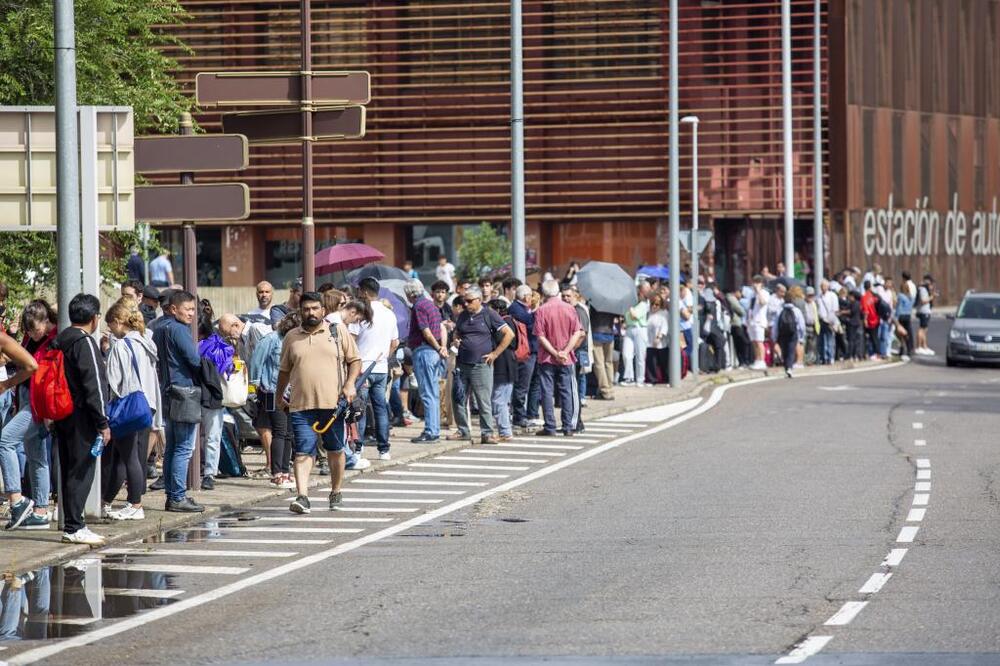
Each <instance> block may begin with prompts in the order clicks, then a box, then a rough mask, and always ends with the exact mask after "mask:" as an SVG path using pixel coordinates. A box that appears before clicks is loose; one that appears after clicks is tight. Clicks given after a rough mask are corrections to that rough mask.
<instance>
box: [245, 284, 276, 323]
mask: <svg viewBox="0 0 1000 666" xmlns="http://www.w3.org/2000/svg"><path fill="white" fill-rule="evenodd" d="M273 298H274V287H273V286H271V283H270V282H268V281H267V280H264V281H262V282H258V283H257V307H255V308H254V309H253V310H251V311H250V312H249V313H248V314H249V315H250V316H251V317H260V318H263V319H264V320H265V321H268V322H270V321H271V300H272V299H273Z"/></svg>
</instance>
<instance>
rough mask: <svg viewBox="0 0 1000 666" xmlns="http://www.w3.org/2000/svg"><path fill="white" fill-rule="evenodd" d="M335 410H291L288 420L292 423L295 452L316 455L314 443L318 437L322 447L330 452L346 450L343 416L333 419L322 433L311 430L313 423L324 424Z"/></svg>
mask: <svg viewBox="0 0 1000 666" xmlns="http://www.w3.org/2000/svg"><path fill="white" fill-rule="evenodd" d="M335 411H336V410H333V409H307V410H305V411H302V412H291V413H290V414H289V415H288V416H289V420H290V421H291V424H292V432H294V433H295V448H294V450H295V454H296V455H301V456H314V455H316V445H317V444H318V443H319V438H320V437H322V438H323V448H324V449H326V450H327V451H329V452H331V453H337V452H342V451H346V449H347V440H346V438H345V437H344V417H343V415H341V417H340V418H339V419H337V420H336V421H334V423H333V425H331V426H330V428H329V430H327V431H326V432H325V433H323V434H322V435H319V434H317V433H316V432H314V431H313V429H312V426H313V423H316V422H317V421H318V422H319V427H321V428H322V427H323V426H325V425H326V423H327V421H329V420H330V417H331V416H333V413H334V412H335Z"/></svg>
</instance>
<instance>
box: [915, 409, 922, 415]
mask: <svg viewBox="0 0 1000 666" xmlns="http://www.w3.org/2000/svg"><path fill="white" fill-rule="evenodd" d="M923 413H924V410H922V409H918V410H917V411H915V412H914V414H923Z"/></svg>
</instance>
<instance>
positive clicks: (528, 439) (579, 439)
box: [497, 435, 601, 448]
mask: <svg viewBox="0 0 1000 666" xmlns="http://www.w3.org/2000/svg"><path fill="white" fill-rule="evenodd" d="M561 439H562V440H569V441H571V442H579V443H580V444H600V442H601V440H599V439H587V438H585V437H563V436H562V435H558V436H553V437H515V438H514V443H517V442H551V441H553V440H555V441H557V442H558V441H559V440H561ZM497 446H503V444H498V445H497ZM577 448H582V447H577Z"/></svg>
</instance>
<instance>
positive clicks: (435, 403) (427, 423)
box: [403, 280, 448, 444]
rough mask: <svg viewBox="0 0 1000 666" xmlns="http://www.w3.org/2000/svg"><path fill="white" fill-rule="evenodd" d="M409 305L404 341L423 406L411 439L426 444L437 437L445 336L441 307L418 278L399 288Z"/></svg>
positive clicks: (445, 347) (436, 439) (444, 356)
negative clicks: (421, 419)
mask: <svg viewBox="0 0 1000 666" xmlns="http://www.w3.org/2000/svg"><path fill="white" fill-rule="evenodd" d="M403 291H404V292H405V293H406V298H407V300H409V301H410V303H411V304H412V305H413V313H412V316H411V317H410V336H409V338H408V344H409V347H410V349H411V350H412V352H413V373H414V374H415V375H416V376H417V388H418V390H419V391H420V402H421V403H422V404H423V407H424V431H423V432H422V433H420V435H419V436H418V437H414V438H413V439H412V440H410V441H411V442H413V443H414V444H427V443H430V442H436V441H438V439H440V437H441V387H440V385H439V384H438V380H439V379H440V378H441V366H442V364H443V363H445V362H446V361H447V360H448V344H447V342H446V341H447V339H448V336H447V334H446V333H445V331H444V327H443V326H442V325H441V311H440V310H439V309H438V308H437V306H436V305H434V302H433V301H431V299H429V298H427V296H426V294H425V293H424V285H423V284H422V283H421V282H420V281H419V280H413V281H411V282H407V283H406V286H405V287H404V288H403Z"/></svg>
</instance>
